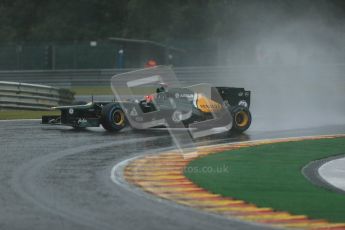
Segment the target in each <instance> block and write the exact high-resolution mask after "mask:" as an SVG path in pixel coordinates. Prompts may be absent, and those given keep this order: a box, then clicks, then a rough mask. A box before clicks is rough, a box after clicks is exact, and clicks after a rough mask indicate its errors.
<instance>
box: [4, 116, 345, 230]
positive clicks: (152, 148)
mask: <svg viewBox="0 0 345 230" xmlns="http://www.w3.org/2000/svg"><path fill="white" fill-rule="evenodd" d="M344 131H345V127H344V126H336V127H324V128H318V129H305V130H292V131H285V132H281V131H280V132H262V131H261V132H259V131H257V132H254V131H248V132H247V135H242V136H237V137H231V136H229V135H228V134H222V135H217V136H214V137H212V138H210V139H203V140H198V142H199V144H207V143H220V142H232V141H241V140H254V139H265V138H275V137H289V136H303V135H317V134H334V133H344ZM0 142H1V143H0V144H1V149H0V151H1V152H0V157H1V161H0V229H36V230H39V229H44V230H46V229H50V230H54V229H59V230H60V229H121V230H126V229H149V230H153V229H207V230H209V229H254V228H255V229H266V227H259V226H255V225H252V224H247V223H243V222H239V221H236V220H227V219H223V218H221V217H217V216H213V215H210V214H206V213H202V212H199V211H194V210H192V209H189V208H184V207H181V206H177V205H171V204H169V203H168V202H160V201H159V200H155V199H154V198H148V196H145V195H142V196H141V195H138V194H137V193H134V192H131V191H129V190H128V189H126V188H123V187H122V186H119V185H117V184H115V183H113V182H112V181H111V180H110V170H111V168H112V167H113V166H114V165H115V164H116V163H118V162H120V161H122V160H125V159H128V158H130V157H134V156H138V155H142V154H147V153H152V152H159V151H160V150H162V149H167V148H171V147H173V143H172V141H171V139H170V137H169V136H168V133H167V132H166V131H133V130H131V129H126V130H123V131H122V132H121V133H118V134H109V133H107V132H105V131H104V130H103V129H101V128H94V129H89V130H83V131H76V130H73V129H71V128H68V127H54V126H42V125H41V124H40V123H39V121H21V122H16V121H3V122H0Z"/></svg>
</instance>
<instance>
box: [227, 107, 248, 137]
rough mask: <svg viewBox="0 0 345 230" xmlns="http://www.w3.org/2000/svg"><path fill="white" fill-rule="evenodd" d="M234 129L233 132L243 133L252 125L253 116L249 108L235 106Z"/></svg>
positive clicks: (233, 114)
mask: <svg viewBox="0 0 345 230" xmlns="http://www.w3.org/2000/svg"><path fill="white" fill-rule="evenodd" d="M231 115H232V119H233V120H232V128H231V131H235V132H237V133H242V132H244V131H246V130H247V129H248V128H249V126H250V124H251V123H252V115H251V113H250V111H249V109H248V108H247V107H244V106H235V107H234V108H233V109H232V110H231Z"/></svg>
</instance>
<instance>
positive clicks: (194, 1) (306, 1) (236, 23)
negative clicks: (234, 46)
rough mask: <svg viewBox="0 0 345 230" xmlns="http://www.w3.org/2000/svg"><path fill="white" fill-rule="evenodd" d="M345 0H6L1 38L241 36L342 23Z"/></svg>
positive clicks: (0, 5)
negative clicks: (293, 25) (294, 24)
mask: <svg viewBox="0 0 345 230" xmlns="http://www.w3.org/2000/svg"><path fill="white" fill-rule="evenodd" d="M344 16H345V2H344V1H342V0H257V1H254V0H171V1H164V0H1V1H0V41H1V42H23V41H82V40H90V39H106V38H108V37H127V38H139V39H149V40H155V41H163V42H166V41H169V40H174V39H177V40H178V39H190V40H207V39H212V38H223V39H232V40H236V39H241V37H243V36H245V35H246V34H253V32H254V33H258V34H260V33H266V32H267V31H270V30H272V29H275V28H277V27H281V26H284V24H285V23H289V22H291V21H294V20H297V19H299V18H303V17H309V18H311V19H312V20H316V21H317V20H321V21H322V22H323V23H326V24H327V23H328V24H338V25H339V26H340V27H341V26H342V24H343V23H342V22H343V20H344Z"/></svg>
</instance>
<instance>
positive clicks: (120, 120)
mask: <svg viewBox="0 0 345 230" xmlns="http://www.w3.org/2000/svg"><path fill="white" fill-rule="evenodd" d="M101 125H102V126H103V128H104V129H106V130H107V131H110V132H117V131H120V130H121V129H123V128H124V127H125V126H126V116H125V113H124V112H123V110H122V108H121V106H120V105H119V104H114V103H109V104H107V105H105V106H103V108H102V113H101Z"/></svg>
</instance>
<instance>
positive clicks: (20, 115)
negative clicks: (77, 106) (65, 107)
mask: <svg viewBox="0 0 345 230" xmlns="http://www.w3.org/2000/svg"><path fill="white" fill-rule="evenodd" d="M59 114H60V111H29V110H0V120H11V119H40V118H41V117H42V115H59Z"/></svg>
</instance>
